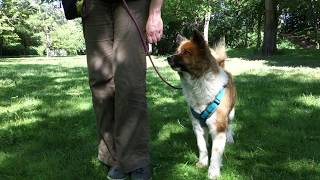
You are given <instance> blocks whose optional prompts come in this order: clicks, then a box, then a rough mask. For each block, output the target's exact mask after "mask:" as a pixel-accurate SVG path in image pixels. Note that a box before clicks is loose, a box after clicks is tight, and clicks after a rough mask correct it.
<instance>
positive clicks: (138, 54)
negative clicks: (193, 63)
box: [82, 0, 163, 180]
mask: <svg viewBox="0 0 320 180" xmlns="http://www.w3.org/2000/svg"><path fill="white" fill-rule="evenodd" d="M162 3H163V0H128V1H127V5H128V7H129V9H130V11H131V12H132V14H133V16H134V18H135V19H136V21H137V24H138V26H139V28H140V29H141V30H142V32H145V36H146V39H147V41H148V42H149V43H156V42H157V41H159V40H160V38H161V36H162V32H163V22H162V19H161V6H162ZM85 4H86V6H87V7H86V12H85V13H86V14H85V17H83V19H82V21H83V31H84V37H85V44H86V54H87V66H88V75H89V85H90V90H91V92H92V101H93V108H94V111H95V116H96V124H97V134H98V159H99V161H100V162H102V163H103V164H105V165H107V166H108V167H110V168H109V171H108V178H109V179H124V178H126V177H128V176H130V177H131V179H133V180H136V179H141V180H144V179H149V178H151V170H150V154H149V125H148V115H147V100H146V56H145V52H144V49H143V45H142V42H141V40H140V37H139V33H138V31H137V29H136V27H135V25H134V22H133V21H132V20H131V19H130V16H129V15H128V13H127V11H126V9H125V8H124V5H123V3H122V2H121V0H120V1H119V0H117V1H116V0H87V2H86V3H85Z"/></svg>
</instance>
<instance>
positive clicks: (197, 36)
mask: <svg viewBox="0 0 320 180" xmlns="http://www.w3.org/2000/svg"><path fill="white" fill-rule="evenodd" d="M191 40H192V41H193V42H194V43H196V44H197V45H199V46H200V47H205V46H206V45H207V42H206V41H205V40H204V37H203V35H202V34H201V32H199V31H198V30H196V29H195V30H194V31H193V35H192V38H191Z"/></svg>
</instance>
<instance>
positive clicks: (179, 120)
mask: <svg viewBox="0 0 320 180" xmlns="http://www.w3.org/2000/svg"><path fill="white" fill-rule="evenodd" d="M250 52H251V51H247V54H246V51H245V50H230V51H229V52H228V53H229V55H230V57H231V58H230V59H229V60H228V61H227V64H226V66H227V69H229V70H230V71H231V72H232V73H233V74H234V75H235V81H236V85H237V90H238V101H237V106H236V119H235V123H234V124H233V127H234V130H235V137H234V138H235V143H234V144H232V145H227V146H226V151H225V154H224V160H223V167H222V177H221V178H220V179H225V180H229V179H230V180H231V179H272V180H273V179H281V180H282V179H285V180H286V179H307V180H309V179H320V153H319V150H320V119H319V117H320V53H319V52H316V51H307V50H292V51H286V52H285V53H282V54H280V55H277V56H275V57H272V58H267V59H263V58H259V57H254V56H251V54H250ZM238 57H240V58H238ZM156 61H157V62H158V63H157V64H159V65H162V67H161V69H160V71H161V72H162V73H164V74H165V77H166V78H167V79H169V80H170V81H171V82H173V83H174V84H176V85H178V84H179V79H178V76H177V75H176V74H175V72H173V71H172V70H170V68H168V67H166V66H163V64H164V63H163V60H162V59H161V58H158V59H157V60H156ZM147 76H148V81H147V84H148V100H149V116H150V123H151V148H152V151H151V155H152V161H153V162H152V167H153V179H155V180H167V179H168V180H196V179H199V180H200V179H206V177H207V169H198V168H196V166H195V163H196V162H197V154H198V151H197V147H196V140H195V136H194V135H193V131H192V126H191V123H190V121H189V119H188V116H187V109H188V107H187V106H186V103H185V101H184V98H183V96H182V94H181V92H180V91H176V90H172V89H170V88H169V87H167V86H166V85H164V84H163V83H162V82H160V80H159V78H158V77H157V76H156V74H155V73H154V71H153V70H152V69H151V68H149V69H148V73H147ZM96 143H97V142H96V131H95V120H94V113H93V109H92V104H91V97H90V91H89V87H88V81H87V71H86V62H85V59H84V57H72V58H71V57H67V58H7V59H0V179H1V180H2V179H5V180H6V179H14V180H16V179H37V180H38V179H39V180H42V179H45V180H47V179H49V180H50V179H53V180H55V179H85V180H87V179H92V180H95V179H106V173H105V171H104V167H103V166H102V165H100V164H99V162H98V161H97V159H96V152H97V149H96V148H97V147H96Z"/></svg>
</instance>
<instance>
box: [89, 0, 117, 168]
mask: <svg viewBox="0 0 320 180" xmlns="http://www.w3.org/2000/svg"><path fill="white" fill-rule="evenodd" d="M87 5H88V7H87V9H88V11H87V12H86V17H85V18H84V19H83V30H84V36H85V42H86V53H87V63H88V72H89V84H90V89H91V92H92V100H93V107H94V111H95V115H96V120H97V122H96V123H97V133H98V143H99V147H98V150H99V151H98V159H99V160H100V161H101V162H102V163H104V164H106V165H108V166H115V165H116V164H117V161H116V153H115V147H114V137H113V133H114V132H113V127H114V94H115V86H114V68H115V66H114V61H113V53H112V52H113V18H112V6H111V5H110V3H108V2H106V1H103V0H90V1H88V3H87Z"/></svg>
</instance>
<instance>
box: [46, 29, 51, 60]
mask: <svg viewBox="0 0 320 180" xmlns="http://www.w3.org/2000/svg"><path fill="white" fill-rule="evenodd" d="M44 34H45V36H46V56H47V57H49V56H50V44H51V42H50V31H49V28H45V30H44Z"/></svg>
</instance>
